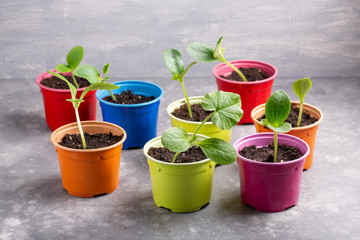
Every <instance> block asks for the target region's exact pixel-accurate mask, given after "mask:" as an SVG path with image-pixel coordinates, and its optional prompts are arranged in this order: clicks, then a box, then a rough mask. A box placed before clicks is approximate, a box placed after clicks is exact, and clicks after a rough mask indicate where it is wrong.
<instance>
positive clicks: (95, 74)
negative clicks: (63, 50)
mask: <svg viewBox="0 0 360 240" xmlns="http://www.w3.org/2000/svg"><path fill="white" fill-rule="evenodd" d="M74 74H75V76H78V77H82V78H85V79H87V80H88V81H89V82H90V83H98V82H101V77H100V73H99V71H98V70H97V69H96V68H95V67H93V66H91V65H86V64H85V65H81V66H79V67H78V68H76V69H75V71H74Z"/></svg>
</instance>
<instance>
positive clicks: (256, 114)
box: [251, 101, 324, 170]
mask: <svg viewBox="0 0 360 240" xmlns="http://www.w3.org/2000/svg"><path fill="white" fill-rule="evenodd" d="M291 104H295V106H296V107H300V103H299V102H294V101H292V102H291ZM303 112H305V113H308V114H310V115H311V116H312V117H314V118H316V119H317V120H318V121H317V122H315V123H313V124H311V125H308V126H304V127H295V128H292V129H291V130H290V132H288V133H287V134H290V135H293V136H296V137H298V138H301V139H302V140H304V141H305V142H306V143H307V144H308V145H309V147H310V154H309V156H307V158H306V160H305V164H304V170H308V169H310V168H311V165H312V162H313V157H314V151H315V140H316V133H317V130H318V128H319V124H320V123H321V122H322V121H323V118H324V116H323V113H322V112H321V111H320V110H319V109H318V108H316V107H314V106H312V105H310V104H306V103H304V105H303ZM264 115H265V104H261V105H259V106H257V107H256V108H254V109H253V110H252V112H251V118H252V119H253V121H254V125H255V128H256V132H258V133H259V132H272V130H271V129H269V128H267V127H265V126H263V125H261V124H260V122H259V121H258V119H259V118H261V117H262V116H264Z"/></svg>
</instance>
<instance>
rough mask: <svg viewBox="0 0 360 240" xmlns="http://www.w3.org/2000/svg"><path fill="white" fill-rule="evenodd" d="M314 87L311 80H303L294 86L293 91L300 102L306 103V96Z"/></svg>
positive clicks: (296, 82) (297, 81)
mask: <svg viewBox="0 0 360 240" xmlns="http://www.w3.org/2000/svg"><path fill="white" fill-rule="evenodd" d="M311 86H312V83H311V80H310V78H302V79H299V80H296V81H295V82H294V84H293V86H292V87H293V90H294V92H295V94H296V95H297V96H298V97H299V99H300V102H304V98H305V96H306V94H307V93H308V92H309V91H310V89H311Z"/></svg>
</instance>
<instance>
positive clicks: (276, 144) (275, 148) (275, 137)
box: [274, 131, 278, 163]
mask: <svg viewBox="0 0 360 240" xmlns="http://www.w3.org/2000/svg"><path fill="white" fill-rule="evenodd" d="M277 150H278V140H277V132H275V131H274V163H276V157H277Z"/></svg>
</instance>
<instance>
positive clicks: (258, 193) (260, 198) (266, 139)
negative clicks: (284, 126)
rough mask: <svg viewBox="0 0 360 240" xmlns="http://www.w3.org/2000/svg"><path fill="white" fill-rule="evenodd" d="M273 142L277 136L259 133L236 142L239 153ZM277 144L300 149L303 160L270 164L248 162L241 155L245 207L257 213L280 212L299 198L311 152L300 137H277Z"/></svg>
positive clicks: (282, 135) (284, 135)
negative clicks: (245, 148)
mask: <svg viewBox="0 0 360 240" xmlns="http://www.w3.org/2000/svg"><path fill="white" fill-rule="evenodd" d="M273 141H274V133H256V134H252V135H248V136H246V137H243V138H240V139H238V140H237V141H236V142H235V143H234V147H235V149H236V151H237V152H239V151H241V150H242V149H243V148H244V147H246V146H250V145H255V146H257V147H262V146H267V145H268V144H269V143H271V142H273ZM278 143H279V144H286V145H290V146H294V147H297V148H299V150H300V152H301V153H302V154H303V156H302V157H300V158H298V159H295V160H293V161H289V162H283V163H268V162H257V161H253V160H250V159H247V158H245V157H243V156H241V155H240V154H239V153H238V159H237V162H238V165H239V174H240V192H241V199H242V201H243V203H244V204H247V205H250V206H252V207H254V208H255V210H257V211H262V212H280V211H284V210H285V209H287V208H289V207H292V206H295V205H296V204H297V202H298V199H299V193H300V182H301V175H302V167H303V165H304V162H305V158H306V156H307V155H308V154H309V152H310V149H309V146H308V145H307V143H306V142H304V141H303V140H301V139H300V138H297V137H294V136H292V135H287V134H280V133H279V134H278Z"/></svg>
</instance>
